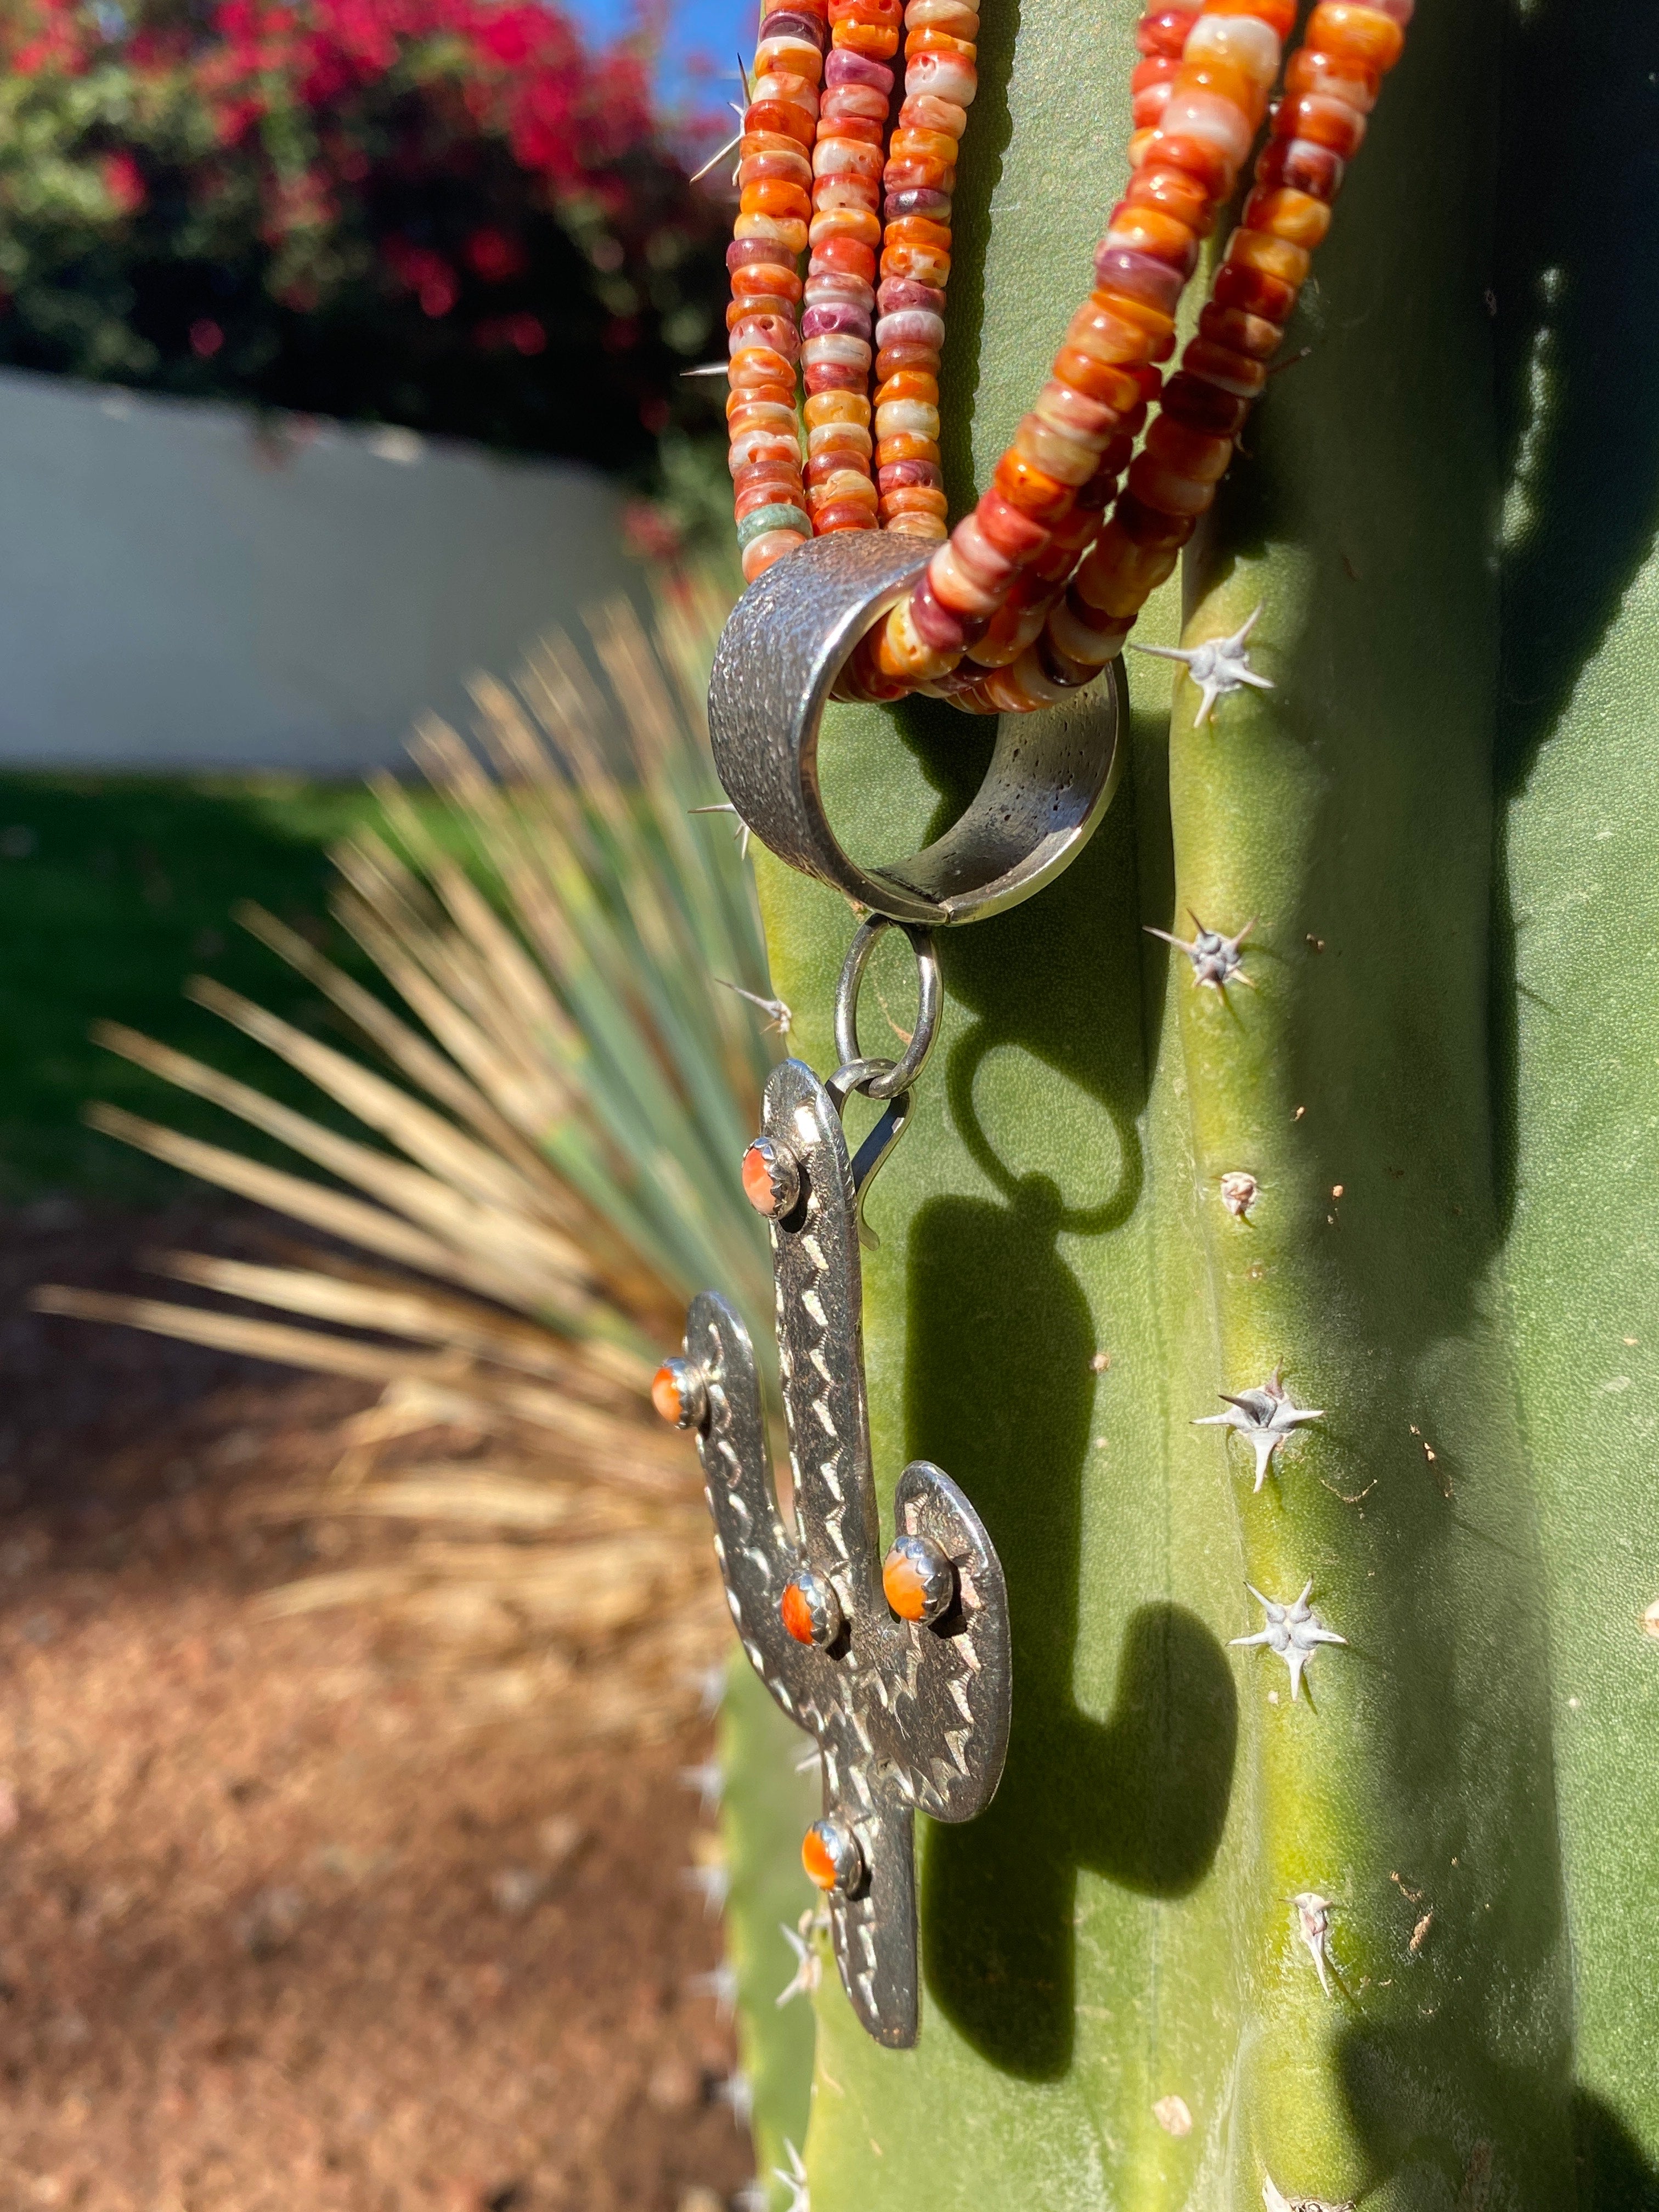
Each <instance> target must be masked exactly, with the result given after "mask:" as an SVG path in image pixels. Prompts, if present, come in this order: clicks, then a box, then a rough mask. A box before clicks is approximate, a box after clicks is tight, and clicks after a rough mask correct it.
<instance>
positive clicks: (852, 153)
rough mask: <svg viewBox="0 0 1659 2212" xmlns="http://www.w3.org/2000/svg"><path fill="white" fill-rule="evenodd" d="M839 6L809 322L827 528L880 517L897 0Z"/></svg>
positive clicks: (820, 165)
mask: <svg viewBox="0 0 1659 2212" xmlns="http://www.w3.org/2000/svg"><path fill="white" fill-rule="evenodd" d="M898 24H899V0H829V40H830V50H829V56H828V58H827V59H826V61H825V63H824V70H823V82H824V92H823V104H822V106H820V108H819V111H818V132H817V145H816V146H815V147H814V149H813V151H812V222H811V248H812V252H811V260H810V261H809V263H808V264H807V271H806V288H805V301H806V308H805V313H804V314H803V315H802V317H801V325H800V330H801V365H802V381H803V382H804V383H805V386H806V404H805V409H804V410H803V412H804V414H805V421H806V442H807V463H806V503H807V507H808V509H809V511H810V512H811V517H812V527H813V530H814V531H815V532H816V533H817V535H818V536H819V537H828V536H829V534H830V533H831V532H834V531H837V530H873V529H874V528H875V526H876V520H877V498H876V486H875V477H874V471H873V468H872V459H871V457H872V450H873V441H872V437H871V432H870V413H871V410H870V362H871V358H872V335H873V324H874V319H875V305H876V286H875V280H876V267H877V255H878V252H880V249H881V216H880V205H881V177H882V164H883V155H882V147H883V142H884V139H885V137H886V136H887V114H888V110H889V108H890V106H891V105H892V98H893V72H892V70H890V68H889V67H888V64H889V63H890V61H891V59H892V58H893V56H894V55H895V54H896V52H897V51H898V40H899V31H898Z"/></svg>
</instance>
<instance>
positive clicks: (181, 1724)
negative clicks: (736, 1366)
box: [0, 1206, 750, 2212]
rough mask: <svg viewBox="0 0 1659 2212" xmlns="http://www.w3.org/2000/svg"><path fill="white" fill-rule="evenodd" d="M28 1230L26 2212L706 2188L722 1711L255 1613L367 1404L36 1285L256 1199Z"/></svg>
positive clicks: (12, 1610) (648, 2198)
mask: <svg viewBox="0 0 1659 2212" xmlns="http://www.w3.org/2000/svg"><path fill="white" fill-rule="evenodd" d="M0 1229H3V1233H0V1509H3V1510H0V1683H3V1690H0V2069H3V2081H4V2088H3V2094H0V2205H3V2206H5V2207H7V2208H11V2207H19V2208H22V2207H28V2206H32V2205H64V2206H82V2207H86V2208H88V2212H129V2208H130V2212H256V2208H257V2212H264V2208H267V2207H269V2208H271V2212H277V2209H278V2208H280V2212H295V2209H296V2208H301V2207H302V2208H304V2212H348V2209H349V2212H370V2208H374V2212H382V2208H384V2209H385V2212H392V2208H398V2212H402V2208H405V2207H408V2208H419V2207H425V2206H432V2207H435V2208H439V2212H484V2208H493V2209H494V2212H507V2208H508V2207H511V2208H513V2212H555V2209H556V2208H558V2209H559V2212H563V2208H570V2212H575V2208H578V2207H580V2208H581V2212H611V2208H617V2212H621V2208H623V2207H626V2208H628V2212H676V2209H677V2208H680V2212H692V2208H697V2212H714V2206H715V2205H716V2204H717V2203H718V2202H719V2201H720V2197H724V2195H725V2194H726V2192H728V2191H731V2190H732V2188H734V2187H735V2186H736V2185H738V2183H739V2182H740V2181H741V2180H743V2179H744V2178H745V2176H746V2174H747V2172H748V2171H749V2170H750V2158H749V2154H748V2149H747V2146H746V2143H744V2141H743V2140H742V2139H741V2138H740V2136H738V2131H737V2130H736V2129H735V2128H734V2127H733V2124H732V2118H731V2114H730V2112H729V2111H728V2110H727V2109H726V2107H725V2106H721V2105H719V2104H711V2103H710V2101H709V2095H708V2092H709V2088H710V2086H711V2084H712V2082H713V2081H714V2079H715V2078H716V2077H717V2076H718V2075H720V2074H722V2073H724V2072H725V2071H726V2069H727V2068H728V2067H729V2065H730V2063H731V2051H730V2045H729V2041H728V2037H727V2034H726V2031H725V2029H724V2028H723V2027H721V2026H720V2023H719V2022H718V2021H717V2019H716V2017H715V2015H714V2008H713V2006H712V2004H711V2003H710V2002H709V2000H708V1997H707V1996H702V1995H700V1994H698V1993H696V1992H695V1991H692V1990H690V1989H688V1986H687V1984H688V1982H689V1980H690V1977H691V1976H692V1975H693V1974H695V1973H696V1972H699V1971H701V1970H703V1969H706V1968H707V1967H708V1966H712V1965H713V1964H714V1960H715V1955H716V1950H717V1942H718V1934H717V1930H716V1929H714V1927H713V1926H711V1925H709V1924H708V1923H706V1922H705V1921H704V1920H703V1919H702V1917H701V1908H700V1907H698V1906H696V1905H695V1903H694V1901H693V1900H692V1899H690V1895H689V1893H688V1891H687V1890H686V1888H685V1887H684V1885H683V1883H682V1881H681V1879H680V1871H681V1869H683V1868H684V1866H685V1865H686V1863H687V1862H688V1860H689V1858H690V1847H691V1843H692V1835H693V1829H694V1826H695V1825H696V1807H695V1801H694V1800H692V1799H691V1798H690V1797H689V1796H687V1794H686V1792H685V1791H684V1790H683V1789H682V1788H681V1787H680V1785H679V1783H678V1769H679V1768H680V1767H681V1766H682V1765H686V1764H687V1763H689V1762H691V1761H694V1760H696V1759H699V1758H706V1757H707V1756H708V1749H707V1744H706V1741H705V1740H704V1739H703V1738H702V1737H700V1736H698V1735H687V1736H685V1737H683V1738H682V1739H681V1740H680V1741H674V1742H670V1743H667V1744H664V1745H660V1746H658V1747H653V1748H652V1749H650V1750H648V1751H647V1752H643V1753H637V1754H623V1753H616V1752H611V1753H600V1752H598V1751H596V1750H594V1749H592V1748H587V1749H585V1750H579V1751H574V1752H573V1751H572V1750H570V1749H569V1748H568V1747H566V1748H560V1747H559V1745H558V1743H557V1741H556V1731H555V1729H554V1728H553V1727H552V1725H551V1723H550V1720H549V1719H548V1718H547V1717H538V1716H537V1715H535V1714H533V1713H532V1714H529V1715H520V1716H516V1717H513V1718H512V1719H510V1720H506V1721H501V1722H495V1723H491V1724H490V1725H489V1727H488V1728H485V1729H479V1728H477V1726H475V1725H469V1724H465V1723H463V1721H462V1719H461V1717H460V1707H459V1701H458V1700H457V1699H456V1697H455V1695H454V1692H453V1689H452V1688H450V1687H447V1686H446V1684H445V1681H444V1680H443V1678H442V1677H441V1676H439V1675H435V1674H427V1673H421V1672H416V1673H411V1672H410V1669H409V1668H407V1666H405V1665H400V1664H398V1662H396V1661H395V1660H394V1659H393V1658H392V1657H390V1656H388V1655H387V1654H386V1652H385V1651H384V1650H382V1649H381V1648H380V1643H379V1640H378V1639H377V1635H376V1632H375V1630H374V1624H373V1623H372V1622H371V1621H368V1620H363V1619H362V1618H359V1617H357V1616H356V1615H354V1614H347V1613H331V1614H325V1615H321V1616H313V1617H311V1618H308V1619H302V1620H281V1621H265V1620H260V1619H258V1618H256V1617H254V1616H253V1615H252V1613H251V1609H250V1603H249V1601H250V1599H252V1597H253V1596H255V1595H257V1594H258V1592H259V1591H261V1590H263V1589H267V1588H269V1587H270V1586H271V1585H272V1584H274V1583H281V1582H284V1581H289V1580H292V1579H293V1578H294V1577H295V1574H296V1573H297V1572H300V1571H303V1569H304V1566H305V1565H306V1563H307V1558H308V1556H311V1555H313V1547H314V1543H315V1538H314V1537H312V1536H308V1535H307V1533H306V1532H304V1531H299V1532H295V1531H293V1530H290V1529H288V1528H281V1527H273V1526H271V1525H270V1524H269V1523H264V1524H262V1523H261V1522H258V1520H257V1519H256V1518H252V1517H250V1516H249V1514H248V1511H247V1508H248V1506H249V1504H250V1503H251V1502H252V1501H253V1500H254V1499H255V1498H257V1495H258V1493H259V1492H263V1491H268V1490H272V1489H276V1488H279V1487H282V1486H285V1485H288V1484H291V1483H293V1482H294V1481H295V1480H296V1479H314V1478H316V1477H318V1476H320V1475H321V1474H324V1473H325V1471H326V1470H327V1468H329V1467H330V1466H331V1463H332V1462H333V1460H334V1458H335V1457H336V1456H337V1450H338V1443H337V1435H336V1431H337V1424H338V1423H339V1422H340V1421H341V1419H343V1418H344V1417H346V1416H347V1415H349V1414H350V1413H353V1412H355V1411H356V1410H357V1409H358V1408H359V1407H362V1405H364V1404H365V1403H367V1402H368V1396H369V1394H368V1393H367V1392H366V1391H364V1390H362V1389H359V1388H358V1387H357V1386H355V1385H351V1384H342V1383H333V1382H328V1381H321V1380H312V1379H309V1378H307V1377H305V1376H294V1375H291V1374H288V1373H285V1372H283V1371H282V1370H276V1369H273V1368H270V1367H264V1366H259V1365H257V1364H252V1363H250V1362H246V1361H242V1360H238V1359H233V1358H224V1357H221V1356H219V1355H216V1354H213V1353H210V1352H202V1351H198V1350H196V1349H195V1348H193V1347H191V1346H184V1345H173V1344H169V1343H167V1342H165V1341H163V1340H159V1339H155V1338H151V1337H144V1336H140V1335H138V1334H135V1333H130V1332H126V1331H122V1330H117V1329H112V1328H100V1327H92V1326H89V1325H88V1324H86V1323H83V1322H72V1321H64V1320H46V1319H43V1318H40V1317H38V1316H33V1315H31V1314H30V1313H28V1312H27V1310H26V1309H25V1306H24V1298H25V1296H26V1293H27V1290H28V1288H29V1286H30V1285H33V1284H34V1283H37V1282H40V1281H42V1280H47V1279H50V1280H56V1281H58V1282H70V1283H76V1284H82V1285H98V1286H104V1287H112V1288H143V1289H145V1290H147V1291H152V1292H153V1291H154V1290H155V1283H154V1280H153V1279H147V1280H141V1279H140V1278H138V1277H137V1275H135V1274H134V1273H133V1272H132V1270H131V1265H130V1262H131V1256H132V1255H134V1254H135V1253H136V1252H137V1251H139V1250H141V1249H143V1248H144V1247H146V1246H149V1245H155V1244H165V1243H178V1242H179V1241H181V1240H184V1241H192V1240H193V1241H196V1242H197V1243H200V1242H201V1241H202V1240H203V1237H204V1235H205V1236H206V1237H207V1239H208V1241H209V1242H210V1243H217V1244H218V1245H220V1246H221V1248H222V1249H234V1244H235V1242H236V1236H237V1231H236V1227H235V1221H234V1217H227V1216H225V1215H223V1214H222V1213H220V1212H213V1213H211V1214H210V1213H208V1212H193V1213H192V1212H184V1211H181V1212H178V1213H175V1214H173V1215H170V1216H168V1217H167V1218H161V1219H155V1218H152V1219H148V1220H136V1219H132V1218H109V1217H100V1218H92V1217H89V1216H88V1215H85V1214H83V1213H79V1212H76V1211H75V1210H74V1209H72V1208H68V1207H64V1206H40V1207H36V1208H33V1209H31V1210H26V1211H25V1212H21V1213H15V1214H12V1215H10V1216H9V1217H6V1218H4V1220H3V1224H0ZM227 1240H228V1241H227ZM364 1541H365V1542H367V1543H368V1545H369V1547H371V1551H372V1546H373V1543H374V1541H375V1540H374V1539H373V1538H372V1537H371V1538H368V1539H365V1540H364ZM387 1541H392V1540H390V1539H388V1540H387ZM356 1556H364V1554H362V1553H360V1551H359V1548H358V1547H357V1545H356V1543H354V1557H356ZM709 2191H713V2192H715V2194H714V2195H710V2194H708V2192H709Z"/></svg>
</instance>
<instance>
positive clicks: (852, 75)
mask: <svg viewBox="0 0 1659 2212" xmlns="http://www.w3.org/2000/svg"><path fill="white" fill-rule="evenodd" d="M823 81H824V82H825V84H826V85H830V84H862V85H867V86H868V87H869V88H870V90H871V91H872V92H880V93H885V94H886V95H887V97H888V98H889V99H891V98H892V95H893V72H892V70H890V69H886V68H884V66H883V65H882V64H881V63H880V62H872V61H870V60H868V59H867V58H866V57H865V56H864V55H863V54H855V53H854V52H853V50H852V48H851V47H850V46H832V47H831V48H830V49H829V56H828V58H827V59H826V60H825V62H824V64H823Z"/></svg>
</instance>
